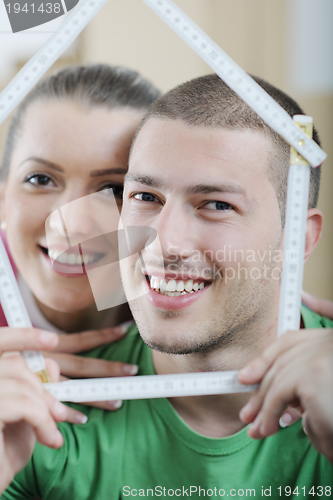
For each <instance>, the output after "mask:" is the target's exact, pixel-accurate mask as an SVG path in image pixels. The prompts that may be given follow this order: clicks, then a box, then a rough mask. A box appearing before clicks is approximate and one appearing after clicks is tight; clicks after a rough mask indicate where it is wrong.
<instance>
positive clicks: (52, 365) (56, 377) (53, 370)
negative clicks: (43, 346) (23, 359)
mask: <svg viewBox="0 0 333 500" xmlns="http://www.w3.org/2000/svg"><path fill="white" fill-rule="evenodd" d="M44 361H45V368H46V371H47V373H48V374H49V377H50V379H51V382H54V383H56V382H59V381H60V367H59V365H58V363H56V362H55V361H54V359H50V358H45V360H44Z"/></svg>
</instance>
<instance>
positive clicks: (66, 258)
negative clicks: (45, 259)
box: [48, 250, 101, 266]
mask: <svg viewBox="0 0 333 500" xmlns="http://www.w3.org/2000/svg"><path fill="white" fill-rule="evenodd" d="M48 256H49V257H50V259H52V260H56V261H57V262H59V264H68V265H70V266H77V265H79V266H81V265H82V257H81V254H79V253H69V252H60V251H59V250H48ZM100 257H101V256H100V255H99V254H94V255H93V254H84V256H83V262H84V265H85V266H87V265H88V264H91V263H92V262H96V261H97V260H99V259H100Z"/></svg>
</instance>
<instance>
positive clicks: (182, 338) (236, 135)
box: [121, 119, 282, 354]
mask: <svg viewBox="0 0 333 500" xmlns="http://www.w3.org/2000/svg"><path fill="white" fill-rule="evenodd" d="M272 155H276V151H275V149H274V147H273V144H272V143H271V141H270V139H268V138H266V137H265V136H264V135H263V134H260V133H259V132H252V131H235V130H226V129H218V128H216V129H212V128H205V127H190V126H187V125H186V124H184V123H183V122H181V121H171V120H166V119H165V120H158V119H150V120H148V122H147V123H146V124H145V125H144V127H143V128H142V130H141V132H140V133H139V135H138V137H137V139H136V142H135V145H134V148H133V152H132V155H131V159H130V166H129V173H128V174H127V178H126V181H125V191H124V204H123V212H122V221H123V224H124V225H125V226H137V225H139V226H149V227H152V228H154V229H156V230H157V234H158V238H159V242H160V245H161V248H162V252H163V259H161V255H160V253H159V252H158V245H157V243H156V242H155V243H153V244H152V245H150V246H149V248H146V249H144V250H143V252H142V254H141V257H140V256H139V255H138V254H136V255H134V256H132V257H131V258H130V259H124V260H123V261H122V262H121V266H122V276H123V282H124V287H125V291H126V293H128V294H129V295H130V294H133V293H134V294H136V296H140V295H142V296H141V297H140V298H139V299H136V300H133V301H131V304H130V305H131V308H132V312H133V315H134V318H135V320H136V322H137V324H138V327H139V330H140V333H141V335H142V337H143V339H144V341H145V342H146V343H147V344H148V345H150V346H151V347H153V348H156V349H159V350H161V351H164V352H169V353H175V354H185V353H191V352H198V351H202V352H207V351H209V350H210V349H211V348H214V347H216V346H221V345H223V344H227V343H230V342H234V345H240V346H246V345H247V344H249V343H250V342H252V341H253V335H251V333H248V335H247V336H246V333H247V331H248V332H250V331H252V332H254V331H258V330H257V329H256V325H259V326H261V329H262V327H263V325H267V324H269V322H270V321H271V322H272V321H274V320H272V314H273V315H274V314H275V313H276V309H277V307H276V305H277V302H278V295H279V271H280V268H281V239H282V229H281V222H280V213H279V209H278V203H277V198H276V195H275V191H274V188H273V185H272V184H271V182H270V180H269V178H268V165H269V161H270V159H271V157H272ZM164 275H165V276H164ZM163 278H164V280H163ZM162 280H163V281H162Z"/></svg>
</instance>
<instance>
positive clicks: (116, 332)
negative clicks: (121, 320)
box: [113, 326, 127, 335]
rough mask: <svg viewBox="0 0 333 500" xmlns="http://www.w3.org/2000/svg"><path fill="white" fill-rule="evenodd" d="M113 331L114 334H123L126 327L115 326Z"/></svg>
mask: <svg viewBox="0 0 333 500" xmlns="http://www.w3.org/2000/svg"><path fill="white" fill-rule="evenodd" d="M113 331H114V333H115V334H116V335H124V334H125V333H126V332H127V327H126V326H117V327H116V328H114V329H113Z"/></svg>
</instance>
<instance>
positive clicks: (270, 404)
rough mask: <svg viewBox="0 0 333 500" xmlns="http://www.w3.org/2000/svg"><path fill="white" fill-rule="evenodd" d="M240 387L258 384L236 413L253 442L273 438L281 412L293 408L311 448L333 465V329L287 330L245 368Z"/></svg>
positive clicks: (240, 374) (241, 375) (240, 376)
mask: <svg viewBox="0 0 333 500" xmlns="http://www.w3.org/2000/svg"><path fill="white" fill-rule="evenodd" d="M238 379H239V381H240V382H241V383H243V384H256V383H260V386H259V389H258V391H257V392H256V393H255V394H254V395H253V396H252V397H251V399H250V401H249V402H248V403H247V404H246V405H245V406H244V408H243V409H242V410H241V412H240V418H241V420H242V421H243V422H245V423H250V422H252V424H251V425H250V427H249V431H248V432H249V435H250V436H251V437H252V438H254V439H260V438H264V437H266V436H270V435H271V434H274V433H275V432H277V431H278V429H279V418H280V416H281V413H282V412H283V411H284V410H285V408H286V407H287V406H288V405H290V406H293V407H297V408H298V409H299V411H300V412H301V413H302V419H303V426H304V429H305V432H306V434H307V435H308V437H309V439H310V441H311V442H312V444H313V446H314V447H315V448H316V449H317V450H318V451H319V452H320V453H322V454H323V455H325V456H326V457H327V458H328V459H329V460H330V461H332V462H333V398H332V387H333V329H329V328H326V329H318V330H317V329H316V330H301V331H298V332H287V333H285V334H284V335H283V336H282V337H281V338H280V339H279V340H277V341H276V342H275V343H274V344H273V345H271V346H270V347H269V348H268V349H266V350H265V351H264V353H263V354H262V355H261V356H259V357H258V358H256V359H255V360H254V361H252V362H251V363H249V364H248V365H247V366H246V367H245V368H243V369H242V370H241V371H240V373H239V376H238Z"/></svg>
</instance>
